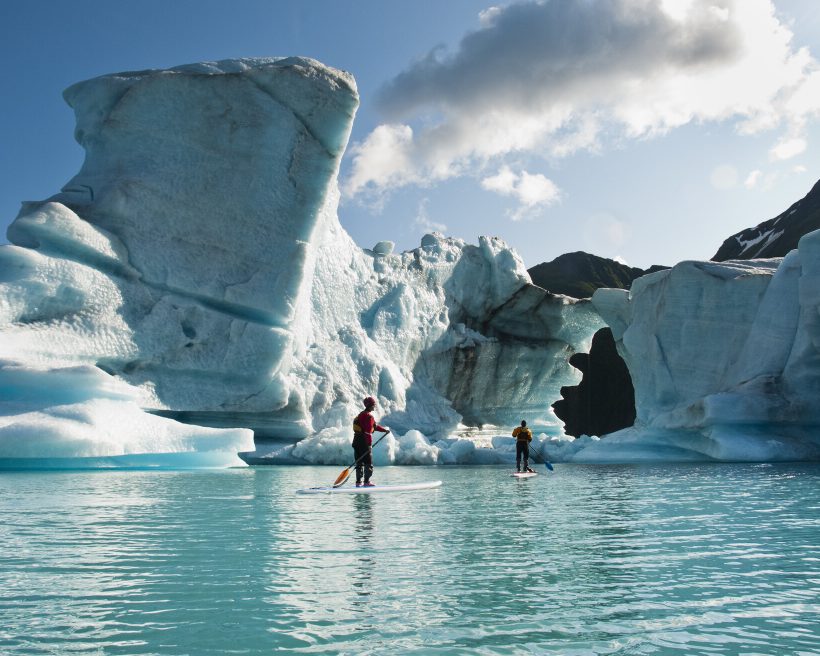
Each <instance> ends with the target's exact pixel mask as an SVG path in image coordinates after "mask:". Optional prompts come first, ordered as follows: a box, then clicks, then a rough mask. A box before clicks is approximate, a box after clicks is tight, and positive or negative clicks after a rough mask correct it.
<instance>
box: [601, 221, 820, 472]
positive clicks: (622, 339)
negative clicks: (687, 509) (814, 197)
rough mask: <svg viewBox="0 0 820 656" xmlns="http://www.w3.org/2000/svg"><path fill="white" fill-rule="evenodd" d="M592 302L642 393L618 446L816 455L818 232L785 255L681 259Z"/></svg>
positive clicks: (712, 454) (713, 453) (757, 456)
mask: <svg viewBox="0 0 820 656" xmlns="http://www.w3.org/2000/svg"><path fill="white" fill-rule="evenodd" d="M592 302H593V304H594V305H595V307H596V308H597V309H598V310H599V311H600V312H601V315H602V316H603V317H604V319H605V320H606V322H607V323H608V324H609V326H610V327H611V328H612V333H613V336H614V338H615V341H616V344H617V347H618V351H619V353H620V354H621V355H622V356H623V358H624V360H625V361H626V363H627V366H628V367H629V371H630V374H631V376H632V381H633V383H634V386H635V401H636V411H637V418H636V422H635V427H634V428H633V429H626V430H625V431H621V432H620V433H615V435H614V436H610V437H608V438H607V439H608V440H609V439H613V438H615V439H616V443H614V444H612V445H611V448H614V449H616V450H617V449H618V448H621V453H622V455H623V454H624V453H625V452H626V451H627V450H628V449H629V448H632V447H635V446H636V444H637V442H638V440H636V437H640V438H641V439H640V442H641V444H642V445H643V448H645V447H647V446H648V445H650V444H651V441H652V439H653V436H654V438H656V439H657V445H663V444H665V443H666V444H667V446H668V449H669V450H670V453H673V452H680V453H681V454H683V453H684V452H686V453H688V457H692V455H693V454H695V456H697V457H701V458H702V457H708V458H715V459H723V460H727V459H729V460H731V459H737V460H761V459H779V460H784V459H804V458H818V457H820V438H818V435H820V431H818V426H820V404H819V403H818V402H817V399H818V398H820V396H818V394H820V231H815V232H812V233H810V234H808V235H806V236H804V237H803V238H802V239H801V240H800V242H799V245H798V249H797V250H796V251H793V252H792V253H790V254H789V255H788V256H786V257H785V258H783V259H779V258H775V259H769V260H751V261H748V262H740V261H735V262H727V263H723V264H717V263H713V262H682V263H680V264H678V265H676V266H675V267H673V268H672V269H671V270H669V271H662V272H659V273H654V274H651V275H648V276H644V277H643V278H640V279H638V280H637V281H635V283H634V284H633V286H632V290H631V292H625V291H621V290H612V289H606V290H603V289H602V290H599V291H597V292H595V295H594V296H593V297H592ZM673 434H674V435H673ZM684 434H686V435H688V437H686V439H685V440H684V441H683V442H682V441H681V440H680V436H681V435H684ZM665 440H670V441H669V442H668V443H667V442H665ZM618 441H620V444H618ZM657 445H656V446H657ZM656 452H657V449H656ZM587 455H588V456H589V457H594V456H595V450H594V449H592V450H590V451H589V453H588V454H587Z"/></svg>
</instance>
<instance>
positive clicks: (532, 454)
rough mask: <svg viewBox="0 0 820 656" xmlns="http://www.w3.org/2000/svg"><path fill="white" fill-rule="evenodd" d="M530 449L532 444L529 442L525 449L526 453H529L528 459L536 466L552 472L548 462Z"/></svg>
mask: <svg viewBox="0 0 820 656" xmlns="http://www.w3.org/2000/svg"><path fill="white" fill-rule="evenodd" d="M530 447H532V442H530V443H529V445H528V447H527V451H528V452H529V457H530V459H531V460H533V461H534V462H535V464H536V465H544V466H545V467H546V468H547V469H549V470H550V471H552V465H551V464H550V461H549V460H548V459H547V458H544V457H543V456H542V455H541V454H540V453H538V452H537V451H535V450H534V449H532V448H530ZM539 461H540V462H539Z"/></svg>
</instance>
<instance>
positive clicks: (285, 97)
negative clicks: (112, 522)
mask: <svg viewBox="0 0 820 656" xmlns="http://www.w3.org/2000/svg"><path fill="white" fill-rule="evenodd" d="M64 95H65V98H66V100H67V101H68V103H69V104H70V105H71V106H72V107H73V108H74V111H75V113H76V119H77V127H76V133H75V136H76V138H77V141H78V142H79V143H80V144H81V145H82V146H83V148H84V149H85V152H86V158H85V162H84V164H83V166H82V169H81V170H80V172H79V173H78V174H77V175H76V176H75V177H74V178H73V179H72V180H71V181H69V182H68V183H67V184H66V186H65V187H64V188H63V190H62V191H61V192H60V193H58V194H56V195H55V196H53V197H51V198H49V199H48V200H46V201H43V202H30V203H24V205H23V208H22V210H21V212H20V215H19V216H18V217H17V219H16V220H15V221H14V223H13V224H12V225H11V226H10V228H9V230H8V238H9V240H10V241H11V242H12V245H10V246H3V247H0V360H2V365H0V379H2V381H3V383H4V385H6V386H7V388H8V389H12V390H16V391H15V394H17V396H14V395H11V396H8V397H7V398H4V399H3V400H2V401H0V416H2V417H3V420H2V421H0V443H2V448H1V449H0V456H4V457H6V458H10V459H14V458H25V457H33V454H34V453H40V455H41V456H53V457H56V458H62V457H70V456H71V454H72V448H73V449H74V454H75V455H76V456H78V457H88V458H101V457H103V458H104V457H119V456H122V455H129V454H131V455H133V454H142V453H156V452H171V453H176V452H192V453H201V452H206V451H207V452H212V451H214V450H217V451H218V450H220V449H222V450H223V451H224V452H225V453H229V454H231V455H232V456H235V453H236V451H240V450H242V451H247V450H250V449H251V448H252V439H251V433H250V431H251V430H252V431H254V432H255V433H256V436H257V438H271V439H278V440H284V441H289V442H293V441H295V440H298V439H300V438H303V437H305V436H308V435H311V434H316V433H319V432H321V431H329V430H330V431H336V432H337V433H338V434H339V435H347V434H348V426H349V422H350V420H351V419H352V417H353V416H354V415H355V413H356V412H358V409H359V403H360V399H361V398H362V397H363V396H364V395H369V394H374V395H376V396H377V397H378V398H379V401H380V411H381V413H382V414H381V416H382V417H383V418H384V420H385V421H386V422H390V425H391V426H393V427H395V428H396V429H397V430H404V431H407V430H410V429H422V430H424V431H426V432H427V433H428V434H435V433H441V432H446V431H448V430H451V429H453V428H454V427H456V426H458V425H460V424H466V425H471V426H480V425H485V424H492V423H511V422H513V421H515V422H516V423H517V421H518V420H519V419H520V417H521V416H527V417H529V418H530V419H533V418H535V419H536V420H541V421H543V422H546V423H549V422H551V421H554V419H553V418H552V417H550V416H549V414H548V413H549V404H550V403H551V401H552V400H553V399H554V398H556V397H557V394H558V389H559V388H560V387H561V386H562V385H565V384H568V383H570V382H574V381H575V380H576V374H575V373H574V371H573V370H571V368H570V367H569V366H568V365H567V360H568V357H569V355H571V354H572V353H573V352H575V350H580V349H584V348H585V347H586V346H587V345H588V342H589V339H590V337H591V335H592V333H593V332H594V331H595V330H596V329H597V328H599V327H600V326H601V325H602V322H601V320H600V317H599V316H598V314H597V312H596V311H595V310H594V308H593V307H592V305H591V304H590V303H589V302H586V301H583V302H576V301H575V300H574V299H569V298H566V297H560V296H553V295H550V294H547V293H546V292H544V290H541V289H539V288H537V287H534V286H533V285H531V284H530V280H529V276H528V274H527V273H526V270H525V268H524V266H523V263H522V262H521V260H520V259H519V258H518V257H517V255H516V254H515V253H514V252H512V251H511V250H510V249H509V248H507V247H506V246H505V245H504V244H503V242H501V241H500V240H497V239H492V238H481V239H480V241H479V244H478V245H477V246H473V245H468V244H465V243H464V242H462V241H460V240H457V239H447V238H444V237H443V236H441V235H428V236H426V237H425V238H424V239H423V240H422V243H421V245H420V246H419V248H417V249H415V250H413V251H410V252H406V253H401V254H394V253H393V252H392V244H390V243H389V242H380V243H379V244H377V245H376V246H375V247H374V249H373V250H372V251H370V250H363V249H361V248H359V247H357V246H356V245H355V244H354V243H353V242H352V240H351V239H350V237H349V236H348V235H347V234H346V233H345V231H344V230H343V229H342V228H341V226H340V224H339V222H338V218H337V215H336V208H337V205H338V199H339V194H338V191H337V186H336V177H337V174H338V168H339V162H340V158H341V156H342V154H343V152H344V149H345V146H346V143H347V140H348V137H349V134H350V128H351V125H352V121H353V117H354V114H355V111H356V108H357V105H358V95H357V91H356V86H355V82H354V80H353V79H352V77H351V76H350V75H349V74H347V73H345V72H342V71H337V70H334V69H331V68H328V67H326V66H324V65H322V64H320V63H319V62H316V61H314V60H309V59H305V58H287V59H244V60H230V61H222V62H214V63H203V64H196V65H191V66H182V67H177V68H173V69H170V70H162V71H138V72H128V73H121V74H117V75H108V76H103V77H100V78H96V79H93V80H89V81H86V82H81V83H79V84H76V85H74V86H72V87H70V88H69V89H68V90H66V92H65V94H64ZM31 380H38V381H40V382H39V383H37V384H27V383H26V381H31ZM54 381H60V385H56V384H55V383H54ZM57 387H59V388H61V391H59V392H58V391H57V390H56V388H57ZM65 387H68V388H75V389H76V390H77V392H78V393H77V395H76V398H71V399H66V398H63V395H64V391H62V388H65ZM114 388H116V390H117V392H116V394H114V396H113V398H111V395H112V393H111V392H110V390H111V389H114ZM22 389H25V390H27V391H26V393H25V394H24V395H23V396H24V397H25V398H18V397H19V394H18V392H19V390H22ZM112 404H114V405H112ZM146 413H150V414H146ZM118 415H119V418H118ZM70 422H73V423H70ZM126 425H127V430H126ZM37 426H47V427H48V431H47V433H48V435H50V436H51V437H50V438H48V439H46V438H43V439H42V440H41V441H40V442H37V440H35V439H33V438H32V437H31V436H32V435H34V434H35V433H36V427H37ZM148 426H151V427H153V428H151V429H150V430H149V429H148V428H146V427H148ZM192 427H194V428H196V427H199V428H196V429H195V430H194V431H193V432H192ZM201 427H211V428H210V429H209V430H206V429H204V428H201ZM197 431H199V432H197ZM214 431H216V432H214ZM220 435H221V436H222V438H221V440H222V442H221V443H220V438H219V436H220ZM200 437H201V438H202V439H199V438H200ZM206 437H207V439H206ZM37 444H39V445H40V446H36V445H37ZM220 444H221V445H220ZM214 445H217V446H216V447H214Z"/></svg>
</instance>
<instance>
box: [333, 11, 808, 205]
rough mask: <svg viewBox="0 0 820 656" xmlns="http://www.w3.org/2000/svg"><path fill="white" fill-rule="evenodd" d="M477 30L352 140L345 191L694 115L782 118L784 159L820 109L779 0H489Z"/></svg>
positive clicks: (467, 170)
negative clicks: (499, 0) (496, 2)
mask: <svg viewBox="0 0 820 656" xmlns="http://www.w3.org/2000/svg"><path fill="white" fill-rule="evenodd" d="M480 25H481V26H480V27H479V29H477V30H476V31H474V32H470V33H468V34H467V35H466V36H464V38H463V39H462V40H461V42H460V43H459V44H458V47H457V48H455V49H454V50H453V51H451V52H448V51H445V50H442V49H441V48H438V49H435V50H431V51H430V52H429V53H428V54H427V56H426V57H424V58H422V59H421V60H419V61H418V62H416V63H415V64H413V65H411V66H410V67H408V68H407V69H406V70H405V71H404V72H402V73H400V74H399V75H397V76H396V77H395V78H393V79H392V80H391V81H390V82H389V83H388V84H387V85H386V86H385V87H384V88H383V89H382V91H381V93H380V94H379V98H378V102H379V106H380V107H381V109H382V111H383V112H384V114H385V116H386V117H387V118H388V119H389V121H390V122H389V123H386V124H385V125H381V126H379V127H377V128H376V129H375V130H374V131H373V133H371V134H370V135H369V136H368V137H367V138H366V139H365V140H364V141H363V142H360V143H358V144H354V145H353V147H352V148H351V151H352V156H353V162H352V173H351V175H350V176H349V178H348V180H347V181H346V183H345V185H344V191H345V192H346V193H347V194H348V195H355V194H357V193H361V192H362V191H365V190H370V191H376V192H379V191H385V190H389V189H391V188H395V187H399V186H402V185H406V184H422V185H423V184H431V183H434V182H436V181H440V180H444V179H447V178H450V177H453V176H458V175H465V174H466V175H477V174H478V171H481V170H483V169H484V168H485V167H486V166H487V165H488V163H493V164H498V163H502V162H503V160H504V158H505V156H507V155H511V154H512V155H520V154H525V153H531V154H534V155H536V156H552V157H565V156H568V155H571V154H573V153H574V152H577V151H578V150H580V149H587V150H590V149H600V148H602V147H604V146H605V145H606V141H605V139H604V135H607V136H611V137H612V138H615V139H618V138H620V137H623V136H627V137H647V136H652V135H656V134H660V133H663V132H665V131H668V130H670V129H673V128H675V127H679V126H682V125H685V124H688V123H693V122H708V121H721V122H723V121H733V122H734V124H735V126H736V128H737V130H738V131H739V132H740V133H742V134H750V133H754V132H758V131H760V130H764V129H772V128H776V127H778V126H780V127H782V128H784V133H785V134H788V140H787V141H785V140H784V143H783V144H780V145H778V146H777V147H776V148H775V149H774V150H775V151H776V152H777V153H781V154H782V153H785V152H789V150H788V148H787V146H786V144H787V142H788V143H790V142H792V141H793V142H795V143H796V142H797V140H799V139H802V138H803V130H804V127H805V125H806V123H807V121H809V120H816V119H817V118H818V116H820V72H818V66H817V62H816V61H815V60H814V59H813V58H812V56H811V54H810V53H809V52H808V50H806V49H800V50H795V48H794V46H793V44H792V34H791V32H790V30H789V29H788V27H787V26H785V25H784V24H782V23H780V22H779V20H778V18H777V16H776V14H775V9H774V6H773V5H772V3H771V1H770V0H587V1H585V2H542V1H536V0H528V1H524V2H515V3H512V4H509V5H506V6H494V7H490V8H489V9H487V10H485V11H484V12H482V13H481V15H480ZM790 147H791V148H792V149H794V147H795V146H794V144H792V145H791V146H790Z"/></svg>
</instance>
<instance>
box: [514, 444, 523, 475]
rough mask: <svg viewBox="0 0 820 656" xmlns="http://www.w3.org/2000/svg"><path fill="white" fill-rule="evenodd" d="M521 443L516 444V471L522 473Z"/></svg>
mask: <svg viewBox="0 0 820 656" xmlns="http://www.w3.org/2000/svg"><path fill="white" fill-rule="evenodd" d="M521 450H522V446H521V442H516V443H515V471H521Z"/></svg>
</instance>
